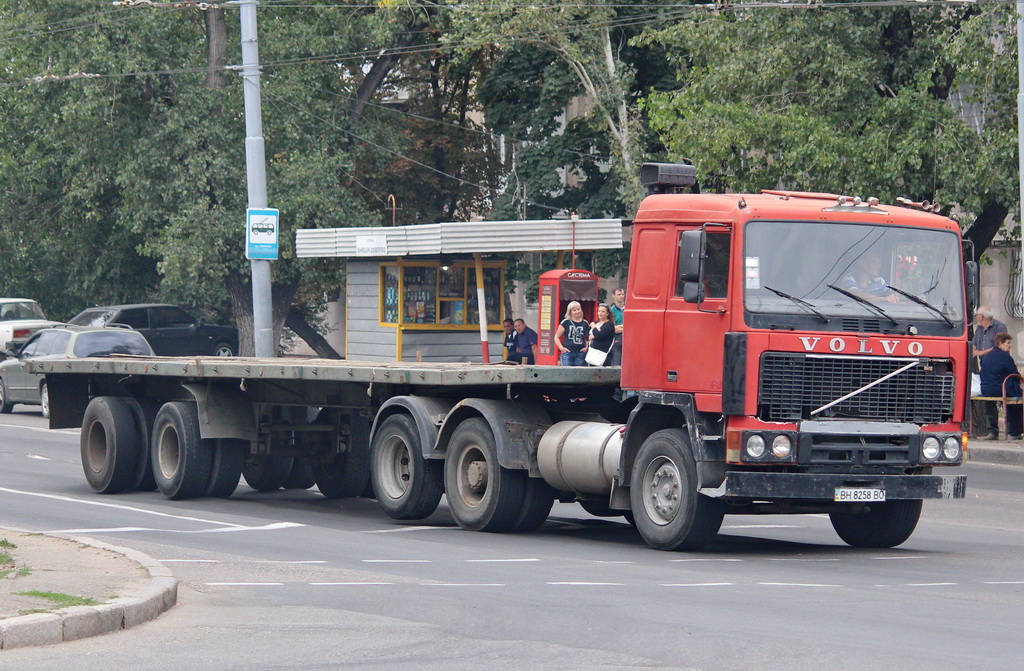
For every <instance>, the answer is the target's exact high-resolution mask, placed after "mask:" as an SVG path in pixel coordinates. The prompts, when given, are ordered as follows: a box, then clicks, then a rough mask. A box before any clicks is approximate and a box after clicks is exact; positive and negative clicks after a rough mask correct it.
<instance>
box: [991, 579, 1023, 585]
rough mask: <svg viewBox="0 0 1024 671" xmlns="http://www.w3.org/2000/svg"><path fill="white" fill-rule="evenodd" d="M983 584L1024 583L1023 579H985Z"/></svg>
mask: <svg viewBox="0 0 1024 671" xmlns="http://www.w3.org/2000/svg"><path fill="white" fill-rule="evenodd" d="M982 584H985V585H1024V580H986V581H984V582H983V583H982Z"/></svg>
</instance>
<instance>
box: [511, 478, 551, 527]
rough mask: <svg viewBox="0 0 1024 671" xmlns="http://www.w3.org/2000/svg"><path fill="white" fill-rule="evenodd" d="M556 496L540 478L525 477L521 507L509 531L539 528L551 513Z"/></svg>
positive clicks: (549, 486)
mask: <svg viewBox="0 0 1024 671" xmlns="http://www.w3.org/2000/svg"><path fill="white" fill-rule="evenodd" d="M556 494H557V492H556V491H555V488H554V487H552V486H551V485H549V484H548V483H547V482H545V481H544V480H542V479H541V478H531V477H527V479H526V492H525V493H524V494H523V507H522V510H520V511H519V519H518V520H516V523H515V524H514V525H512V528H511V529H510V531H519V532H527V531H536V530H537V529H539V528H541V526H543V525H544V522H546V521H547V519H548V515H549V514H550V513H551V506H553V505H554V503H555V495H556Z"/></svg>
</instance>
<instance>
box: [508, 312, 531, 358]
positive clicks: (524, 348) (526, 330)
mask: <svg viewBox="0 0 1024 671" xmlns="http://www.w3.org/2000/svg"><path fill="white" fill-rule="evenodd" d="M514 324H515V329H516V334H517V335H518V336H519V337H518V339H517V341H516V351H515V352H509V354H508V359H509V361H518V362H519V363H522V364H526V365H533V364H535V363H537V332H536V331H534V330H533V329H532V328H530V327H529V326H527V325H526V322H524V321H523V320H522V319H517V320H515V322H514Z"/></svg>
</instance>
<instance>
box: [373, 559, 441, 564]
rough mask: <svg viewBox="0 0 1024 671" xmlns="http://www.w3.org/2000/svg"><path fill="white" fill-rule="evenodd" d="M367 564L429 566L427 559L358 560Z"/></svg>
mask: <svg viewBox="0 0 1024 671" xmlns="http://www.w3.org/2000/svg"><path fill="white" fill-rule="evenodd" d="M359 561H363V562H366V563H367V564H429V563H430V560H429V559H360V560H359Z"/></svg>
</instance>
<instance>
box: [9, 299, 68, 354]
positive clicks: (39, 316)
mask: <svg viewBox="0 0 1024 671" xmlns="http://www.w3.org/2000/svg"><path fill="white" fill-rule="evenodd" d="M57 324H60V322H53V321H49V320H47V319H46V315H44V314H43V310H42V308H40V307H39V303H36V302H35V301H33V300H29V299H27V298H0V347H2V348H4V349H6V348H8V347H10V345H9V343H14V346H18V345H21V344H22V343H24V342H26V341H27V340H28V339H29V337H31V335H32V334H33V333H35V332H36V331H38V330H39V329H44V328H46V327H48V326H56V325H57Z"/></svg>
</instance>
